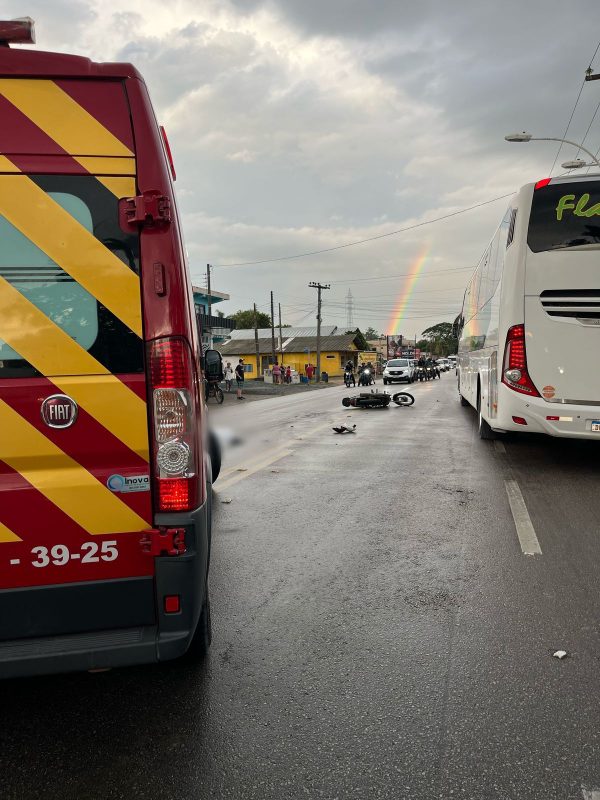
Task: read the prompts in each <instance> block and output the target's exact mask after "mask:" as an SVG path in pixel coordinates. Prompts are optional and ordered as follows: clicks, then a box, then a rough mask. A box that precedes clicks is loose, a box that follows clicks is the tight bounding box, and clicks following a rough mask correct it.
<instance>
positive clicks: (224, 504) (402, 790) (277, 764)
mask: <svg viewBox="0 0 600 800" xmlns="http://www.w3.org/2000/svg"><path fill="white" fill-rule="evenodd" d="M410 391H413V392H414V394H415V397H416V403H415V405H414V406H413V407H412V408H397V407H395V406H394V407H391V408H389V409H387V410H373V411H361V410H350V411H348V410H346V409H344V408H342V406H341V402H340V401H341V398H342V396H343V395H344V394H345V393H346V390H345V389H344V388H340V387H337V388H331V389H327V390H323V391H320V392H311V393H308V394H306V395H294V396H290V397H285V398H276V399H267V400H263V401H259V402H254V403H247V404H245V403H241V402H240V403H234V404H229V405H226V406H223V407H221V408H219V409H214V410H211V413H212V415H213V420H214V424H215V425H216V426H220V427H225V428H227V427H230V428H233V429H235V430H237V431H239V432H240V433H241V435H242V437H243V439H244V444H242V445H240V446H238V447H236V448H232V449H231V450H230V451H229V452H228V453H227V454H226V457H225V463H224V468H223V474H222V476H221V478H220V479H219V481H218V482H217V484H216V487H215V488H216V492H215V509H216V514H215V530H214V534H213V555H212V565H211V592H212V607H213V626H214V637H213V647H212V650H211V653H210V656H209V658H208V660H207V662H206V664H205V666H204V667H195V666H193V665H190V664H186V663H175V664H167V665H161V666H155V667H147V668H140V669H138V668H136V669H124V670H114V671H112V672H109V673H104V674H100V675H87V674H83V675H69V676H59V677H52V678H44V679H35V680H27V681H11V682H5V683H3V684H0V704H1V705H0V708H1V710H2V716H1V719H2V725H1V732H0V766H1V768H2V770H1V776H2V777H1V780H2V783H1V789H0V798H1V799H2V800H9V799H10V800H12V799H13V798H14V800H23V799H24V798H26V799H28V798H38V797H39V798H45V800H53V799H54V798H61V800H70V798H78V800H79V799H80V798H103V800H110V798H148V799H152V800H153V799H154V798H161V799H162V800H168V799H170V798H235V799H236V800H237V799H238V798H239V799H240V800H241V799H242V798H252V800H254V799H256V800H271V799H272V800H283V799H285V798H294V799H295V798H311V799H312V798H331V800H333V798H339V800H345V799H346V798H357V799H358V798H361V800H363V799H365V798H366V799H367V800H370V798H399V799H400V800H412V799H413V798H414V799H415V800H416V799H417V798H418V799H419V800H420V799H421V798H423V799H425V798H427V800H431V798H444V799H445V800H447V799H448V798H469V800H487V799H488V798H502V799H503V800H509V799H510V800H555V799H556V800H571V799H572V800H575V799H576V798H578V799H579V800H581V798H585V800H596V798H600V735H599V724H598V723H599V721H600V713H599V710H598V705H599V699H600V687H599V683H600V682H599V680H598V673H599V670H600V660H599V659H600V641H599V634H598V619H599V616H600V614H599V612H600V599H599V592H598V584H599V581H598V564H599V563H600V537H599V535H598V531H599V527H600V525H599V523H600V491H599V490H600V466H599V464H600V462H599V459H598V446H597V445H595V444H594V443H589V442H575V441H572V442H568V441H559V440H551V439H545V438H542V437H521V438H518V437H510V438H505V439H504V440H503V441H502V444H501V445H497V444H494V443H491V442H484V441H480V440H479V439H478V437H477V435H476V430H475V425H474V423H475V415H474V412H472V411H471V410H470V409H464V408H461V407H460V405H459V403H458V400H457V395H456V391H455V376H454V374H453V373H447V374H445V375H444V376H443V377H442V380H441V381H435V382H434V383H428V384H417V385H415V386H413V387H410ZM339 422H342V423H345V424H348V423H349V424H354V423H355V424H356V426H357V428H356V431H357V432H356V434H355V435H346V436H337V435H335V434H334V433H333V432H332V430H331V424H332V423H339ZM507 486H508V488H509V489H510V492H511V500H512V504H513V510H514V514H515V517H516V522H515V517H513V511H511V505H510V504H509V495H508V493H507ZM536 543H537V549H539V550H540V551H541V552H540V553H538V554H536V555H525V554H524V552H523V550H524V549H525V550H528V549H531V548H532V547H533V548H534V549H535V545H536ZM558 649H562V650H565V651H567V653H568V657H567V658H565V659H564V660H558V659H557V658H554V657H553V655H552V654H553V652H554V651H556V650H558ZM596 788H597V789H598V791H599V793H598V795H596V794H595V790H596Z"/></svg>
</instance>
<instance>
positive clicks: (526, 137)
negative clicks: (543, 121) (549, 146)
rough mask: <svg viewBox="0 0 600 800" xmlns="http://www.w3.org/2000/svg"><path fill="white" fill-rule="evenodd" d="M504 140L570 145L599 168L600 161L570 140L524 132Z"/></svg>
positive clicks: (580, 145) (577, 143)
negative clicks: (584, 154) (580, 151)
mask: <svg viewBox="0 0 600 800" xmlns="http://www.w3.org/2000/svg"><path fill="white" fill-rule="evenodd" d="M504 138H505V139H506V141H507V142H562V143H563V144H571V145H573V147H577V148H578V149H579V150H583V152H584V153H587V155H588V156H589V157H590V158H591V159H592V161H593V162H594V164H595V165H596V166H597V167H600V161H599V160H598V158H597V157H596V156H595V155H594V154H593V153H592V152H591V151H590V150H588V149H587V148H586V147H584V146H583V145H582V144H579V142H572V141H571V140H570V139H560V138H558V137H556V136H532V135H531V134H530V133H526V132H525V131H523V133H510V134H508V136H505V137H504Z"/></svg>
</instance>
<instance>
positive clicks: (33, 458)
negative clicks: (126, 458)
mask: <svg viewBox="0 0 600 800" xmlns="http://www.w3.org/2000/svg"><path fill="white" fill-rule="evenodd" d="M0 429H1V430H2V461H4V462H5V463H6V464H8V465H9V466H10V467H11V468H12V469H14V470H15V471H16V472H18V473H19V474H20V475H21V476H22V477H23V478H25V480H26V481H28V482H29V483H30V484H31V485H32V486H33V487H34V488H35V489H37V490H38V491H39V492H41V494H43V495H44V497H46V498H47V499H48V500H49V501H50V502H51V503H53V504H54V505H55V506H57V508H60V510H61V511H63V512H64V513H65V514H67V515H68V516H69V517H71V519H73V520H74V521H75V522H76V523H77V524H78V525H80V526H81V527H82V528H83V529H84V530H85V531H87V532H88V533H89V534H91V535H92V536H93V535H96V534H106V533H129V532H134V531H141V530H145V529H146V528H147V527H148V523H147V522H146V521H145V520H144V519H142V517H140V516H139V515H138V514H136V513H135V511H132V509H130V508H129V507H128V506H126V505H125V503H123V501H122V500H120V499H119V498H118V497H117V496H116V495H115V494H113V493H112V492H111V491H110V490H109V489H107V487H106V486H104V485H103V484H102V483H100V481H98V480H97V479H96V478H95V477H94V476H93V475H92V474H91V473H90V472H88V470H86V469H84V468H83V467H82V466H81V465H80V464H78V463H77V461H75V460H74V459H72V458H71V457H70V456H68V455H67V454H66V453H64V452H63V451H62V450H61V449H60V448H58V447H57V446H56V445H55V444H54V443H53V442H51V441H50V440H49V439H47V438H46V437H45V436H44V435H43V434H42V433H40V431H38V430H37V429H36V428H34V427H33V425H31V424H30V423H29V422H27V420H25V419H23V417H21V415H20V414H18V413H17V412H16V411H15V410H14V409H12V408H11V407H10V406H9V405H8V404H7V403H5V402H4V400H0Z"/></svg>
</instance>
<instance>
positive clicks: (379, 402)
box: [342, 391, 415, 408]
mask: <svg viewBox="0 0 600 800" xmlns="http://www.w3.org/2000/svg"><path fill="white" fill-rule="evenodd" d="M392 401H394V403H395V404H396V405H397V406H412V404H413V403H414V402H415V398H414V397H413V396H412V394H409V393H408V392H396V394H394V395H390V394H388V393H387V392H375V391H372V392H361V393H360V394H359V395H355V396H354V397H344V398H343V400H342V405H343V406H344V407H345V408H350V407H351V406H352V407H353V408H387V407H388V406H389V404H390V403H391V402H392Z"/></svg>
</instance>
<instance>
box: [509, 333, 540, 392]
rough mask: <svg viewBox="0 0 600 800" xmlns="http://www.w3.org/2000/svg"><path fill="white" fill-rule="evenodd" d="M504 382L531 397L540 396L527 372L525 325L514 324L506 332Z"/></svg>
mask: <svg viewBox="0 0 600 800" xmlns="http://www.w3.org/2000/svg"><path fill="white" fill-rule="evenodd" d="M502 383H504V384H505V385H506V386H508V387H509V388H510V389H513V390H514V391H515V392H521V394H528V395H529V396H530V397H539V396H540V393H539V392H538V390H537V389H536V388H535V386H534V384H533V381H532V380H531V378H530V377H529V373H528V372H527V355H526V353H525V326H524V325H513V326H512V328H509V330H508V333H507V334H506V346H505V348H504V364H503V367H502Z"/></svg>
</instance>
